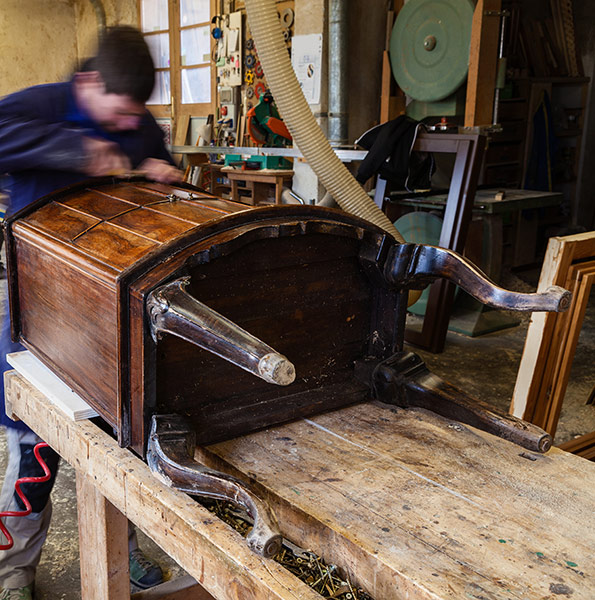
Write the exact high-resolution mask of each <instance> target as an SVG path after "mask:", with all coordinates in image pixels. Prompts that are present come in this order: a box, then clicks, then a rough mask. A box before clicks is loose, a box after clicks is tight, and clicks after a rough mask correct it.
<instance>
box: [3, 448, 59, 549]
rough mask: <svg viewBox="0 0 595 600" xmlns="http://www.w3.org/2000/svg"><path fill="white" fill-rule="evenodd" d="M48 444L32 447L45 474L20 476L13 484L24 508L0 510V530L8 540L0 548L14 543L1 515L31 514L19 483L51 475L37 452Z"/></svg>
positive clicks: (28, 503) (40, 479)
mask: <svg viewBox="0 0 595 600" xmlns="http://www.w3.org/2000/svg"><path fill="white" fill-rule="evenodd" d="M48 445H49V444H46V443H45V442H40V443H39V444H37V445H36V446H35V448H33V453H34V454H35V458H36V459H37V462H38V463H39V464H40V465H41V468H42V469H43V472H44V473H45V475H43V476H42V477H21V478H20V479H17V482H16V483H15V484H14V489H15V490H16V493H17V494H18V496H19V498H20V499H21V501H22V502H23V504H24V505H25V510H5V511H2V512H0V531H1V532H2V533H3V534H4V537H5V538H6V539H7V540H8V542H7V543H6V544H0V550H8V549H9V548H12V545H13V544H14V541H13V539H12V536H11V535H10V533H8V529H6V526H5V525H4V523H3V522H2V518H3V517H26V516H27V515H29V514H31V503H30V502H29V500H27V497H26V496H25V494H23V492H22V491H21V484H23V483H43V482H44V481H48V480H49V478H50V477H51V473H50V470H49V469H48V466H47V465H46V464H45V461H44V460H43V458H41V455H40V454H39V450H40V449H41V448H47V447H48Z"/></svg>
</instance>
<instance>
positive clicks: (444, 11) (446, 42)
mask: <svg viewBox="0 0 595 600" xmlns="http://www.w3.org/2000/svg"><path fill="white" fill-rule="evenodd" d="M474 10H475V4H474V3H473V2H472V0H408V2H406V4H405V6H404V7H403V8H402V9H401V11H400V12H399V14H398V16H397V20H396V22H395V26H394V28H393V31H392V34H391V40H390V59H391V65H392V71H393V75H394V77H395V79H396V81H397V83H398V84H399V87H400V88H401V89H402V90H403V91H404V92H405V93H406V94H407V95H409V96H411V97H412V98H414V99H415V100H419V101H422V102H436V101H439V100H443V99H444V98H447V97H448V96H450V95H452V94H454V93H455V92H456V91H457V90H458V89H459V88H460V87H461V85H462V84H463V82H464V81H465V79H466V77H467V71H468V68H469V46H470V43H471V22H472V20H473V11H474Z"/></svg>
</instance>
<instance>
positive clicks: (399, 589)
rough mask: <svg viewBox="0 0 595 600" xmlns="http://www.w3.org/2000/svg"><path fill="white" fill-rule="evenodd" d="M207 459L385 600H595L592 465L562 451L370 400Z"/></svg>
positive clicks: (231, 445)
mask: <svg viewBox="0 0 595 600" xmlns="http://www.w3.org/2000/svg"><path fill="white" fill-rule="evenodd" d="M198 458H199V460H200V461H201V462H205V463H206V464H208V465H209V466H212V467H215V468H223V469H225V470H227V471H228V472H231V473H233V474H235V475H238V476H241V477H244V478H247V477H249V478H250V479H251V480H252V481H256V482H257V483H258V485H259V487H260V490H261V493H262V495H263V496H265V497H266V498H267V499H268V500H269V502H270V503H271V504H272V506H273V507H274V509H275V512H276V514H277V516H278V518H279V520H280V522H281V523H283V528H284V532H286V533H287V535H288V536H289V537H290V539H292V540H293V541H295V542H296V543H298V544H300V545H301V546H302V547H304V548H310V549H312V550H314V551H316V552H319V553H321V554H322V556H323V557H324V558H325V560H327V561H328V562H331V563H335V564H339V565H343V566H344V568H345V570H346V572H348V573H349V574H350V575H352V576H353V577H354V579H355V581H356V583H357V584H358V585H360V586H362V587H363V588H364V589H366V590H367V591H368V592H369V593H370V594H371V595H372V596H373V597H375V598H377V599H379V600H380V599H388V598H396V597H409V598H424V599H426V598H451V597H452V598H465V597H470V598H485V599H490V600H495V599H496V598H498V599H502V598H509V597H510V598H524V597H526V598H535V599H537V598H542V597H547V596H548V594H550V593H551V592H550V585H555V584H556V583H561V582H563V583H564V585H567V586H569V588H572V589H573V591H574V592H573V593H574V596H573V597H576V598H579V597H580V598H584V599H585V600H586V599H587V598H590V597H591V593H592V590H593V587H592V586H593V580H592V578H591V581H590V582H588V583H587V582H585V581H584V578H583V577H584V575H583V574H582V573H584V569H582V568H581V567H580V565H585V566H586V565H589V564H591V563H592V562H593V560H594V559H595V534H594V533H593V531H592V530H590V531H589V532H586V531H585V529H586V528H585V527H584V523H583V522H582V520H583V519H586V520H587V522H589V523H592V522H593V516H592V514H591V513H590V511H591V510H592V509H593V508H595V492H594V490H595V488H594V486H593V483H595V468H587V469H585V464H589V463H585V461H582V460H580V459H578V458H576V457H574V456H572V455H568V454H564V453H562V452H561V451H559V450H556V449H554V450H552V451H550V452H549V453H548V454H547V455H546V456H541V455H539V456H538V455H533V454H531V453H527V452H525V451H523V450H522V449H521V448H519V447H517V446H514V445H513V444H511V443H509V442H506V441H504V440H500V439H497V438H494V437H493V436H490V435H488V434H485V433H483V432H480V431H477V430H474V429H472V428H471V427H467V426H461V425H460V424H457V423H452V422H449V421H448V420H446V419H441V418H440V417H437V416H436V415H433V414H431V413H428V412H426V411H422V410H410V411H406V410H401V409H397V408H389V407H387V406H384V405H380V404H375V403H371V404H361V405H358V406H354V407H350V408H347V409H342V410H340V411H334V412H332V413H328V414H325V415H320V416H317V417H315V418H312V419H308V420H302V421H298V422H294V423H291V424H289V425H285V426H283V427H278V428H274V429H270V430H266V431H262V432H259V433H255V434H251V435H249V436H244V437H242V438H239V439H236V440H231V441H228V442H224V443H221V444H217V445H214V446H210V447H208V448H206V449H200V451H199V453H198ZM575 492H576V493H575ZM587 529H592V528H587ZM544 559H545V560H544ZM569 564H576V565H579V566H578V567H576V568H575V567H573V569H574V570H572V569H569ZM581 572H582V573H581ZM503 590H507V591H506V593H504V594H503Z"/></svg>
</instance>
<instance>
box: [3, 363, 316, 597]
mask: <svg viewBox="0 0 595 600" xmlns="http://www.w3.org/2000/svg"><path fill="white" fill-rule="evenodd" d="M5 389H6V399H7V411H10V413H14V414H16V415H17V416H18V417H19V418H20V419H21V420H22V421H24V422H25V423H27V424H28V425H29V426H30V427H31V428H32V429H33V430H34V431H35V432H36V433H37V434H38V435H39V436H40V437H42V438H43V439H44V440H47V442H48V443H49V444H50V445H51V446H52V448H54V450H56V451H57V452H58V453H59V454H60V456H62V458H64V459H65V460H66V461H68V462H69V463H70V464H71V465H72V466H73V467H74V468H75V469H76V470H77V472H81V473H84V474H85V475H86V476H87V477H89V478H90V479H91V480H92V481H93V483H94V485H96V486H97V488H98V489H99V490H100V492H101V494H102V495H103V496H105V498H106V499H107V500H108V501H109V502H111V503H112V504H113V505H114V506H115V507H116V508H117V509H118V510H119V511H120V512H122V513H124V514H125V515H126V516H127V517H128V518H129V519H130V520H131V521H132V522H133V523H134V524H135V525H136V526H137V527H138V528H140V529H141V530H142V531H144V532H145V533H146V534H147V535H148V536H149V537H150V538H152V539H153V540H154V541H155V543H156V544H158V545H159V546H160V547H161V548H162V549H163V550H164V551H165V552H167V553H168V554H169V555H170V556H171V557H172V558H173V559H174V560H175V561H176V562H177V563H178V564H179V565H180V566H181V567H182V568H183V569H185V571H186V572H187V573H189V574H190V575H191V576H193V577H194V578H195V579H196V581H197V582H198V583H200V584H201V585H202V586H203V587H204V588H205V589H206V590H207V591H208V592H209V593H211V594H212V595H213V596H214V597H215V598H217V600H237V599H238V598H242V599H246V600H320V596H319V595H318V594H317V593H316V592H314V591H313V590H312V589H311V588H309V587H308V586H307V585H306V584H305V583H302V582H301V581H300V580H299V579H297V578H296V577H294V576H293V575H292V574H291V573H289V572H288V571H286V570H285V569H283V568H282V567H281V566H280V565H278V564H277V563H275V562H274V561H272V560H270V559H264V558H262V557H260V556H257V555H256V554H255V553H254V552H252V551H251V550H249V549H248V547H247V546H246V544H245V542H244V540H243V539H242V538H241V536H240V535H239V533H237V532H236V531H235V530H233V529H231V527H229V526H228V525H226V524H225V523H223V522H222V521H220V520H219V519H217V518H216V517H214V516H213V515H212V514H211V513H210V512H209V511H208V510H207V509H205V508H203V507H202V506H200V505H199V504H197V503H196V502H195V501H194V500H193V499H192V498H190V497H189V496H187V495H186V494H183V493H182V492H177V491H175V490H172V489H170V488H168V487H167V486H165V485H164V484H162V483H161V482H159V481H158V480H157V479H156V478H155V476H154V475H153V474H152V473H151V472H150V471H149V468H148V467H147V465H146V464H145V463H144V462H143V461H141V460H140V459H139V458H138V457H136V456H135V455H134V454H133V453H132V452H131V451H130V450H127V449H124V448H119V447H118V445H117V442H116V441H115V440H114V439H112V438H111V437H110V436H108V435H107V434H106V433H104V432H102V431H101V430H100V429H99V428H98V427H97V426H95V425H94V424H93V423H91V422H90V421H77V422H74V421H71V420H70V419H68V418H67V417H66V416H64V414H63V413H62V412H61V411H60V410H59V409H58V408H56V407H55V406H53V405H52V404H51V402H50V401H49V400H48V399H47V398H45V396H44V395H43V394H42V393H41V392H39V390H37V389H36V388H35V387H33V386H32V385H31V384H30V383H29V382H27V381H26V380H25V379H23V378H22V377H21V376H20V375H19V374H18V373H15V372H14V371H10V372H7V373H6V374H5ZM10 413H9V414H10ZM126 597H127V596H122V597H121V598H126Z"/></svg>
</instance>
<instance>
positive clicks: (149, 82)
mask: <svg viewBox="0 0 595 600" xmlns="http://www.w3.org/2000/svg"><path fill="white" fill-rule="evenodd" d="M82 70H83V71H98V72H99V74H100V75H101V78H102V79H103V82H104V83H105V91H106V93H107V94H121V95H126V96H130V97H131V98H132V99H133V100H135V101H136V102H141V103H143V104H144V103H145V102H146V101H147V100H148V99H149V96H150V95H151V92H152V91H153V86H154V85H155V65H154V64H153V59H152V58H151V53H150V52H149V48H148V46H147V43H146V42H145V39H144V37H143V35H142V34H141V33H140V31H138V29H135V28H134V27H130V26H128V25H120V26H117V27H110V28H109V29H107V30H106V32H105V33H104V34H103V36H102V37H101V39H100V40H99V47H98V48H97V54H96V55H95V56H94V57H93V58H91V59H90V60H88V61H87V62H85V64H84V66H83V68H82Z"/></svg>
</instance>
